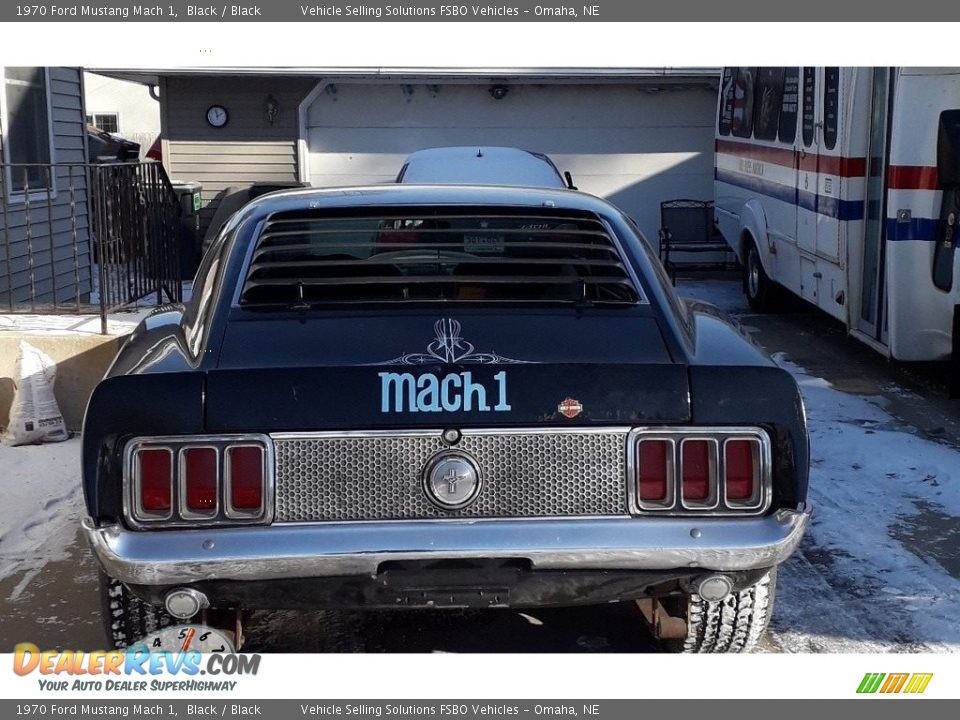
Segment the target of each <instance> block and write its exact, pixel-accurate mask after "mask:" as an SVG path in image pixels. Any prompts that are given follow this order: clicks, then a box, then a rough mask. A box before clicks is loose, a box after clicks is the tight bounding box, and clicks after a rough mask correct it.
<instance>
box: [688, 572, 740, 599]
mask: <svg viewBox="0 0 960 720" xmlns="http://www.w3.org/2000/svg"><path fill="white" fill-rule="evenodd" d="M694 589H695V590H696V593H697V595H699V596H700V597H702V598H703V599H704V600H706V601H708V602H720V601H721V600H724V599H726V597H727V595H729V594H730V592H731V591H732V590H733V582H731V580H730V578H728V577H727V576H726V575H707V576H705V577H702V578H699V579H698V580H697V581H696V582H695V583H694Z"/></svg>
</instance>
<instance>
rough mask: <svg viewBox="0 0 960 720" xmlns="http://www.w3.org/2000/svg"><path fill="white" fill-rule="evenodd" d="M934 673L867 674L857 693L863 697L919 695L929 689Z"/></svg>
mask: <svg viewBox="0 0 960 720" xmlns="http://www.w3.org/2000/svg"><path fill="white" fill-rule="evenodd" d="M932 678H933V673H912V674H911V673H890V674H889V675H887V674H886V673H869V672H868V673H866V674H865V675H864V676H863V680H861V681H860V685H858V686H857V693H858V694H861V695H872V694H873V693H877V692H879V693H881V694H885V695H895V694H897V693H909V694H914V695H918V694H920V693H922V692H923V691H924V690H926V689H927V685H929V684H930V680H931V679H932Z"/></svg>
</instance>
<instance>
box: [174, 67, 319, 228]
mask: <svg viewBox="0 0 960 720" xmlns="http://www.w3.org/2000/svg"><path fill="white" fill-rule="evenodd" d="M315 84H316V80H315V79H311V78H283V77H277V78H251V77H188V78H186V77H167V78H164V79H163V80H162V83H161V87H160V96H161V99H162V100H163V102H162V103H161V114H160V122H161V128H162V130H161V134H162V136H163V138H164V140H165V143H164V159H163V161H164V165H165V166H166V169H167V173H168V174H169V175H170V178H171V179H172V180H174V181H178V180H183V181H186V180H194V181H197V182H200V183H201V184H202V185H203V190H202V192H201V199H202V203H203V204H202V209H201V211H200V226H201V232H205V231H206V227H207V225H208V224H209V222H210V218H211V217H212V216H213V214H214V212H216V209H217V205H218V204H219V200H220V196H221V194H222V193H223V191H224V190H226V189H227V188H230V187H232V186H236V185H247V184H249V183H252V182H293V181H296V180H297V178H298V171H297V144H298V138H299V115H298V110H299V106H300V103H301V101H302V100H303V99H304V97H306V95H307V94H308V93H309V92H310V90H312V89H313V87H314V85H315ZM271 95H272V96H273V97H274V99H276V101H277V103H278V105H279V108H280V114H279V116H278V117H277V119H276V121H275V122H274V123H273V124H271V123H270V122H268V120H267V117H266V102H267V98H268V97H269V96H271ZM211 105H222V106H223V107H225V108H226V109H227V112H228V114H229V121H228V122H227V124H226V126H224V127H222V128H213V127H210V125H208V124H207V120H206V114H207V108H209V107H210V106H211Z"/></svg>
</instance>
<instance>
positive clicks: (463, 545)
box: [83, 508, 810, 586]
mask: <svg viewBox="0 0 960 720" xmlns="http://www.w3.org/2000/svg"><path fill="white" fill-rule="evenodd" d="M809 519H810V510H809V508H806V509H804V510H802V511H791V510H780V511H778V512H776V513H774V514H773V515H769V516H766V517H745V518H666V517H658V518H631V517H615V518H561V519H525V520H439V521H436V520H433V521H393V522H340V523H313V524H302V525H273V526H268V527H234V528H205V529H197V530H164V531H133V530H126V529H124V528H121V527H120V526H117V525H107V526H102V527H95V526H94V525H93V523H92V521H90V520H89V519H86V520H84V523H83V528H84V531H85V534H86V536H87V539H88V541H89V543H90V546H91V548H92V549H93V552H94V554H95V555H96V556H97V559H98V560H99V562H100V564H101V565H102V566H103V569H104V570H105V571H106V573H107V574H108V575H110V576H111V577H113V578H116V579H117V580H120V581H121V582H123V583H126V584H128V585H135V586H171V585H178V584H191V583H199V582H204V581H267V580H287V579H296V578H300V579H303V578H334V577H347V576H353V577H357V576H361V577H362V576H366V577H373V576H376V575H377V573H378V572H380V571H381V570H382V569H383V568H382V566H383V564H384V563H396V562H436V561H442V560H490V559H492V560H497V559H502V560H516V561H521V562H523V563H524V564H526V565H527V566H528V567H529V568H530V569H531V570H532V571H540V570H542V571H564V570H567V571H573V570H577V571H584V570H598V571H614V570H633V571H664V570H678V569H683V570H685V571H688V570H712V571H719V572H737V571H745V570H755V569H760V568H769V567H772V566H774V565H777V564H779V563H781V562H783V561H784V560H786V558H787V557H788V556H789V555H790V554H791V553H792V552H793V551H794V549H795V548H796V547H797V545H798V544H799V542H800V539H801V538H802V537H803V533H804V531H805V530H806V528H807V524H808V523H809Z"/></svg>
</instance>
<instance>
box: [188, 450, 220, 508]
mask: <svg viewBox="0 0 960 720" xmlns="http://www.w3.org/2000/svg"><path fill="white" fill-rule="evenodd" d="M180 472H181V478H180V482H181V492H182V493H183V512H184V515H188V516H189V515H213V514H215V513H216V511H217V494H218V482H217V450H216V448H212V447H191V448H186V449H185V450H184V451H183V456H182V460H181V465H180Z"/></svg>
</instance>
